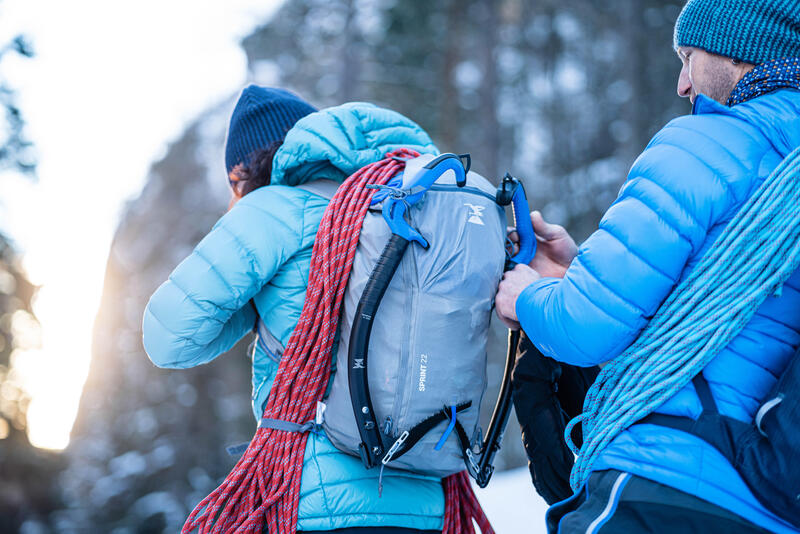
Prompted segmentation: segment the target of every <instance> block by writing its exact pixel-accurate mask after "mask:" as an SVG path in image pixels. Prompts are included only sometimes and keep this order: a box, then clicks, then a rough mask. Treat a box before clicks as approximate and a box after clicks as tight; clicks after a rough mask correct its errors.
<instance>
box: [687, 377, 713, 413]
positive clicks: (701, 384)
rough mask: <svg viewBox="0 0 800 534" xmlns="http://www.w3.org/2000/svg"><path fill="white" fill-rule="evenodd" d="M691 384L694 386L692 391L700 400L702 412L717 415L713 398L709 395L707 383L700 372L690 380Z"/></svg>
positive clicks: (709, 390)
mask: <svg viewBox="0 0 800 534" xmlns="http://www.w3.org/2000/svg"><path fill="white" fill-rule="evenodd" d="M692 384H694V390H695V392H696V393H697V396H698V397H699V398H700V405H701V406H702V407H703V411H706V412H712V413H719V410H718V409H717V403H716V401H714V396H713V395H711V388H710V387H708V381H706V378H705V377H704V376H703V372H702V371H700V372H699V373H697V375H695V377H694V378H692Z"/></svg>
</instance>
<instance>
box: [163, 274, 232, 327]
mask: <svg viewBox="0 0 800 534" xmlns="http://www.w3.org/2000/svg"><path fill="white" fill-rule="evenodd" d="M169 282H170V283H171V284H172V285H174V286H175V287H177V288H178V289H179V290H180V292H181V293H183V294H184V296H185V297H186V298H187V299H188V300H189V302H191V303H192V304H194V305H195V306H197V307H198V308H199V309H200V310H201V311H203V312H205V313H208V312H210V311H211V312H213V310H214V309H215V308H216V309H222V310H226V311H228V309H227V308H225V307H224V306H217V305H216V304H214V303H211V304H209V305H208V306H203V305H202V304H201V303H200V301H199V300H197V299H196V298H194V297H193V296H191V295H190V294H189V292H188V291H186V290H185V289H184V288H183V287H181V285H180V284H178V282H177V281H176V280H175V279H174V278H172V276H170V277H169ZM208 318H209V319H211V320H212V321H215V322H217V323H219V324H225V323H224V322H223V321H221V320H219V319H217V318H216V317H213V316H211V315H209V316H208Z"/></svg>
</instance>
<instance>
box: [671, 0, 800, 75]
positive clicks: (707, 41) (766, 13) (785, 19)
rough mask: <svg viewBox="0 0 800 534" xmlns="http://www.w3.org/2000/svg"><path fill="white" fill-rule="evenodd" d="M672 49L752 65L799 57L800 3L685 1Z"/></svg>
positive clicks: (799, 0)
mask: <svg viewBox="0 0 800 534" xmlns="http://www.w3.org/2000/svg"><path fill="white" fill-rule="evenodd" d="M674 46H675V48H678V47H679V46H691V47H695V48H702V49H703V50H705V51H707V52H711V53H714V54H719V55H721V56H725V57H729V58H733V59H740V60H742V61H745V62H747V63H752V64H754V65H760V64H762V63H765V62H767V61H770V60H772V59H779V58H784V57H797V56H800V0H689V1H688V2H687V3H686V6H684V8H683V11H681V14H680V16H679V17H678V22H677V23H676V24H675V41H674Z"/></svg>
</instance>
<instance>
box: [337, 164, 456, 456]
mask: <svg viewBox="0 0 800 534" xmlns="http://www.w3.org/2000/svg"><path fill="white" fill-rule="evenodd" d="M468 165H469V159H468V158H467V164H466V165H465V164H464V163H462V161H461V157H460V156H457V155H455V154H442V155H441V156H439V157H437V158H435V159H433V160H431V161H430V163H428V164H427V165H425V166H424V167H423V168H422V171H420V172H419V174H418V175H417V176H415V177H414V179H413V181H411V182H410V183H406V184H403V186H402V188H396V187H389V188H385V189H387V190H389V195H388V196H387V197H386V200H384V205H383V218H384V219H385V220H386V222H387V224H388V225H389V228H390V229H391V231H392V236H391V237H390V238H389V242H388V243H387V244H386V247H385V248H384V249H383V252H382V253H381V256H380V258H378V261H377V263H376V265H375V268H374V269H373V271H372V273H371V274H370V277H369V280H367V284H366V286H365V288H364V292H363V293H362V294H361V298H360V299H359V301H358V306H357V307H356V313H355V318H354V319H353V325H352V330H351V331H350V347H349V350H348V355H347V368H348V369H347V373H348V375H347V376H348V383H349V388H350V399H351V401H352V405H353V414H354V415H355V419H356V424H357V427H358V433H359V436H360V437H361V443H360V444H359V447H358V451H359V455H360V456H361V462H362V463H363V464H364V467H366V468H367V469H370V468H372V467H374V466H376V465H380V464H381V463H382V462H384V463H385V462H388V461H389V460H390V459H391V450H390V452H389V453H388V454H387V455H386V456H384V452H385V450H386V446H385V444H384V442H383V437H382V435H381V432H380V428H379V426H378V421H377V419H376V417H375V411H374V409H373V406H372V398H371V397H370V394H369V382H368V372H367V369H368V366H367V363H368V359H369V339H370V334H371V332H372V324H373V320H374V319H375V314H376V313H377V311H378V307H379V305H380V302H381V299H382V298H383V295H384V293H385V292H386V288H387V287H389V283H390V282H391V281H392V277H394V273H395V271H396V270H397V267H398V266H399V265H400V261H401V260H402V259H403V254H405V251H406V249H407V248H408V245H409V243H411V242H412V241H416V242H417V243H418V244H419V245H420V246H422V247H423V248H425V249H427V248H428V247H429V246H430V245H429V243H428V241H427V240H426V239H425V238H424V237H422V235H421V234H420V233H419V232H418V231H417V230H416V228H413V227H412V226H411V225H410V224H409V223H408V221H406V219H405V213H406V210H407V209H408V207H409V206H412V205H413V204H415V203H416V202H418V201H419V200H420V199H421V198H422V197H423V196H424V195H425V192H426V191H428V189H430V187H431V186H432V185H433V183H434V182H435V181H436V180H437V179H438V178H439V177H440V176H441V175H442V174H443V173H445V172H446V171H448V170H451V169H452V170H453V171H455V173H456V184H458V185H459V187H463V186H464V185H465V184H466V172H467V169H468V168H469V167H468Z"/></svg>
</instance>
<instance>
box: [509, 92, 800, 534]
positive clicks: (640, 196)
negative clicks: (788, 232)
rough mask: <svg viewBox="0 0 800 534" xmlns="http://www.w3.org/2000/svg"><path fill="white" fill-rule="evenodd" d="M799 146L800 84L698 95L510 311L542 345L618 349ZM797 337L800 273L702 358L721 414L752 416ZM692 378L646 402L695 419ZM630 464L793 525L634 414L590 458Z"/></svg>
mask: <svg viewBox="0 0 800 534" xmlns="http://www.w3.org/2000/svg"><path fill="white" fill-rule="evenodd" d="M798 146H800V92H798V91H794V90H781V91H777V92H774V93H771V94H768V95H765V96H762V97H760V98H757V99H754V100H751V101H749V102H747V103H744V104H740V105H737V106H735V107H733V108H728V107H724V106H722V105H720V104H717V103H716V102H714V101H712V100H710V99H708V98H705V97H703V96H700V97H698V99H697V100H696V103H695V106H694V110H693V114H692V115H691V116H685V117H680V118H678V119H675V120H673V121H672V122H670V123H669V124H668V125H667V126H666V127H665V128H664V129H663V130H661V131H660V132H658V133H657V134H656V136H655V137H654V138H653V140H652V141H651V142H650V144H649V145H648V146H647V148H646V149H645V150H644V152H643V153H642V154H641V156H640V157H639V158H638V159H637V160H636V162H635V163H634V165H633V167H632V169H631V171H630V174H629V176H628V180H627V181H626V182H625V184H624V185H623V187H622V189H621V191H620V194H619V197H618V198H617V200H616V201H615V202H614V204H613V205H612V206H611V207H610V208H609V210H608V211H607V212H606V214H605V215H604V216H603V219H602V221H601V222H600V227H599V229H598V230H597V231H596V232H595V233H594V234H592V235H591V236H590V237H589V239H587V240H586V242H585V243H583V245H581V247H580V250H579V253H578V256H577V258H575V260H574V261H573V263H572V265H571V266H570V268H569V269H568V270H567V273H566V276H565V277H564V279H563V280H557V279H553V278H545V279H542V280H539V281H537V282H536V283H534V284H533V285H532V286H530V287H529V288H527V289H526V290H525V291H523V293H522V295H521V296H520V299H519V300H518V301H517V307H516V311H517V314H518V316H519V318H520V321H521V323H522V326H523V328H524V329H525V331H526V332H527V333H528V334H529V335H530V337H531V339H532V340H533V342H534V343H535V344H536V345H537V346H538V347H539V348H540V349H541V350H542V352H543V353H544V354H546V355H547V356H551V357H553V358H555V359H557V360H560V361H564V362H567V363H571V364H576V365H581V366H590V365H595V364H598V363H601V362H605V361H608V360H610V359H612V358H614V357H616V356H618V355H619V354H620V353H621V352H622V351H623V350H624V349H625V348H627V347H628V345H630V344H631V342H633V340H634V339H635V338H636V337H637V335H638V334H639V333H640V332H641V331H642V329H643V328H644V327H645V325H646V324H647V322H648V320H649V319H650V318H651V317H652V316H653V314H654V313H655V312H656V310H657V309H658V307H659V305H660V304H661V303H662V302H663V300H664V299H665V298H666V297H667V295H668V294H669V293H670V292H671V291H672V289H673V288H674V287H675V285H676V284H678V283H679V282H680V281H681V280H682V279H684V278H685V277H686V276H687V275H688V274H689V273H690V272H691V271H692V269H693V268H694V266H695V265H696V264H697V262H698V261H699V260H700V259H701V258H702V257H703V255H704V254H705V252H706V251H707V250H708V249H709V247H710V246H711V245H712V244H713V242H714V240H715V239H716V238H717V237H718V236H719V235H720V233H721V232H722V231H723V229H724V228H725V226H726V225H727V224H728V222H730V220H731V219H732V218H733V216H734V215H735V214H736V212H737V210H738V209H739V208H740V207H741V206H742V204H743V203H744V202H745V201H746V200H747V198H748V197H749V196H750V195H752V194H753V193H754V192H755V190H756V189H757V188H758V187H759V185H761V183H762V182H763V180H764V179H765V178H766V177H767V176H768V175H769V174H770V173H771V171H772V170H773V169H774V168H775V167H776V166H777V165H778V164H779V163H780V161H781V160H782V159H783V158H784V157H785V156H787V155H788V154H789V153H790V152H791V151H792V150H793V149H795V148H797V147H798ZM798 345H800V273H798V272H796V273H794V274H793V275H792V276H791V277H790V279H789V280H788V281H787V282H786V284H785V285H784V287H783V291H782V294H781V295H780V296H774V297H770V298H768V299H767V301H766V302H765V303H764V304H763V305H762V306H761V307H760V308H759V310H758V312H757V313H756V315H755V317H753V319H752V320H751V321H750V322H749V323H748V324H747V326H746V327H745V328H744V329H743V330H742V332H741V333H740V334H739V335H738V336H736V337H735V338H734V339H733V340H732V341H731V343H730V344H729V345H728V346H727V347H725V348H724V349H723V350H722V352H721V353H720V354H719V355H718V356H717V357H716V358H715V359H714V360H713V361H712V362H711V363H710V364H709V365H708V366H707V367H706V369H705V370H704V372H703V374H704V376H705V378H706V380H707V381H708V383H709V385H710V388H711V391H712V394H713V396H714V399H715V400H716V403H717V406H718V407H719V410H720V412H721V413H723V414H725V415H729V416H731V417H734V418H736V419H739V420H741V421H747V422H751V421H752V420H753V417H754V415H755V413H756V411H757V410H758V408H759V405H760V403H761V401H763V400H764V396H765V395H766V394H767V392H768V391H769V390H770V389H771V388H772V386H773V385H774V384H775V382H776V377H777V376H780V374H781V372H782V371H783V369H784V368H785V367H786V365H787V362H788V360H789V358H791V356H792V354H793V353H794V351H795V349H797V347H798ZM700 411H701V407H700V401H699V399H698V397H697V395H696V394H695V392H694V387H693V386H692V384H689V385H687V386H686V387H685V388H684V389H683V390H681V391H679V392H678V393H677V394H676V395H675V396H673V397H672V398H671V399H669V400H668V401H667V402H665V403H664V404H663V405H662V406H661V407H660V408H659V409H658V410H657V412H659V413H663V414H668V415H681V416H688V417H692V418H696V417H697V416H698V415H699V414H700ZM594 468H595V470H602V469H618V470H621V471H627V472H630V473H633V474H635V475H639V476H642V477H645V478H648V479H651V480H654V481H656V482H660V483H662V484H666V485H668V486H672V487H674V488H677V489H678V490H681V491H684V492H687V493H690V494H692V495H696V496H698V497H700V498H702V499H705V500H707V501H710V502H712V503H714V504H717V505H719V506H721V507H723V508H726V509H728V510H731V511H732V512H734V513H737V514H739V515H741V516H743V517H745V518H746V519H748V520H750V521H752V522H753V523H755V524H757V525H760V526H761V527H764V528H767V529H769V530H771V531H775V532H795V530H794V529H792V528H791V527H790V526H789V525H788V524H787V523H786V522H784V521H782V520H781V519H779V518H777V517H776V516H775V515H773V514H771V513H770V512H769V511H767V510H766V509H765V508H764V507H763V506H761V504H759V503H758V501H757V500H756V499H755V498H754V497H753V495H752V493H751V492H750V491H749V489H748V488H747V486H746V485H745V484H744V482H743V481H742V479H741V478H740V477H739V475H738V474H737V473H736V471H735V470H734V469H733V467H732V466H731V465H730V463H728V461H727V460H726V459H725V458H724V457H723V456H722V455H721V454H720V453H719V452H718V451H717V450H716V449H714V448H713V447H711V446H710V445H708V444H706V443H705V442H703V441H702V440H700V439H699V438H696V437H694V436H691V435H689V434H686V433H683V432H680V431H678V430H673V429H669V428H664V427H659V426H654V425H649V424H639V425H634V426H632V427H631V428H629V429H628V430H627V431H625V432H623V433H622V434H621V435H620V436H618V437H617V438H616V439H615V440H614V441H613V442H612V443H611V444H610V446H609V447H608V448H607V449H606V451H605V452H604V453H603V454H602V456H601V457H600V458H599V460H598V462H597V463H596V464H595V467H594Z"/></svg>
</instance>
